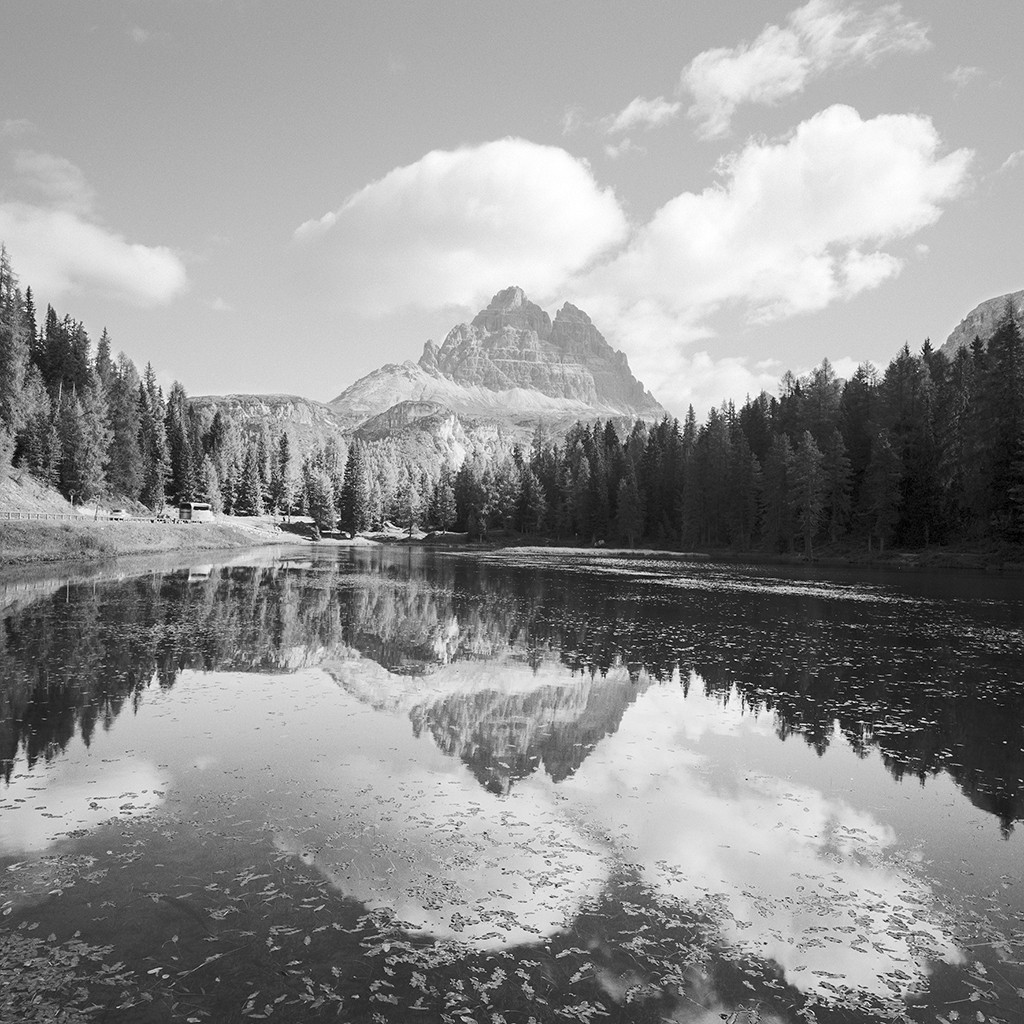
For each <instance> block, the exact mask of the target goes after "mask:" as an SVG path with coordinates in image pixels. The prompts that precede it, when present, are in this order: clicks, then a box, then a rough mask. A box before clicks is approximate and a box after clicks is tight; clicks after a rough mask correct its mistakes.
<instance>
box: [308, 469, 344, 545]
mask: <svg viewBox="0 0 1024 1024" xmlns="http://www.w3.org/2000/svg"><path fill="white" fill-rule="evenodd" d="M306 490H307V501H308V506H309V507H308V514H309V515H310V516H311V517H312V519H313V522H314V523H315V524H316V527H317V529H319V530H323V531H324V532H325V533H333V532H334V530H335V528H336V527H337V507H336V502H335V500H334V482H333V481H332V480H331V476H330V474H329V473H327V472H326V471H325V470H323V469H319V468H316V467H311V472H310V474H309V477H308V479H307V481H306Z"/></svg>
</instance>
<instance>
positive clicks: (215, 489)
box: [200, 455, 224, 515]
mask: <svg viewBox="0 0 1024 1024" xmlns="http://www.w3.org/2000/svg"><path fill="white" fill-rule="evenodd" d="M200 480H201V484H200V495H201V497H202V498H203V499H204V500H206V501H208V502H209V503H210V509H211V510H212V511H213V513H214V514H215V515H219V514H220V513H221V512H223V511H224V497H223V494H222V493H221V484H220V478H219V477H218V475H217V466H216V464H215V463H214V461H213V459H212V458H211V457H210V456H209V455H204V456H203V469H202V476H201V477H200Z"/></svg>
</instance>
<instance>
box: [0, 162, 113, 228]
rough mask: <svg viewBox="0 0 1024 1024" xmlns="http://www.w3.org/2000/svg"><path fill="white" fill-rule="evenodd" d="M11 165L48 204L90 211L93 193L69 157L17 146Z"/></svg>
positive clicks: (77, 211)
mask: <svg viewBox="0 0 1024 1024" xmlns="http://www.w3.org/2000/svg"><path fill="white" fill-rule="evenodd" d="M14 169H15V171H16V172H17V174H19V175H20V176H21V178H22V179H23V181H24V182H25V184H27V185H28V186H29V187H30V188H32V189H33V190H34V191H35V192H37V193H39V194H40V195H41V196H42V198H43V199H44V200H45V201H46V202H47V203H49V204H50V205H53V206H56V207H58V208H59V209H62V210H71V211H72V212H74V213H83V214H86V213H90V212H91V211H92V208H93V204H94V202H95V199H96V194H95V193H94V192H93V190H92V188H91V187H90V186H89V183H88V182H87V181H86V180H85V175H84V174H83V173H82V171H81V169H80V168H79V167H78V166H77V165H76V164H73V163H72V162H71V161H70V160H67V159H65V158H64V157H62V156H54V155H53V154H52V153H40V152H38V151H37V150H34V149H20V150H18V151H17V152H16V153H15V154H14Z"/></svg>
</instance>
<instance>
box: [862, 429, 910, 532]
mask: <svg viewBox="0 0 1024 1024" xmlns="http://www.w3.org/2000/svg"><path fill="white" fill-rule="evenodd" d="M902 477H903V465H902V463H901V462H900V457H899V454H898V453H897V452H896V449H895V448H894V446H893V443H892V438H891V437H890V436H889V432H888V431H887V430H881V431H879V432H878V434H877V435H876V437H875V440H874V442H873V443H872V445H871V461H870V462H869V463H868V467H867V471H866V472H865V474H864V489H863V491H862V492H861V518H862V520H863V522H864V525H865V528H866V532H867V537H868V550H869V551H870V550H871V541H872V538H873V537H874V538H877V539H878V543H879V550H881V551H884V550H885V545H886V544H887V543H889V542H890V541H891V540H892V537H893V534H894V532H895V530H896V524H897V523H898V522H899V517H900V505H901V502H902V493H901V490H900V481H901V479H902Z"/></svg>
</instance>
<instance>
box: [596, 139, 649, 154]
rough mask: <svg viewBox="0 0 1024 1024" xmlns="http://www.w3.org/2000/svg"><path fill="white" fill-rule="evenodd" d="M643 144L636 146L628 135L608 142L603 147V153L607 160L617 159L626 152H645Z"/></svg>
mask: <svg viewBox="0 0 1024 1024" xmlns="http://www.w3.org/2000/svg"><path fill="white" fill-rule="evenodd" d="M646 152H647V150H646V149H644V147H643V146H638V145H637V144H636V143H635V142H634V141H633V140H632V139H631V138H630V137H629V136H628V135H627V136H626V137H625V138H624V139H622V140H621V141H619V142H610V143H608V145H606V146H605V147H604V155H605V156H606V157H608V159H609V160H618V158H619V157H620V156H625V155H626V154H627V153H646Z"/></svg>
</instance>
